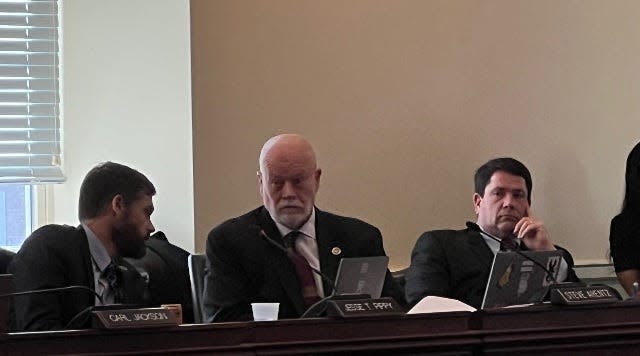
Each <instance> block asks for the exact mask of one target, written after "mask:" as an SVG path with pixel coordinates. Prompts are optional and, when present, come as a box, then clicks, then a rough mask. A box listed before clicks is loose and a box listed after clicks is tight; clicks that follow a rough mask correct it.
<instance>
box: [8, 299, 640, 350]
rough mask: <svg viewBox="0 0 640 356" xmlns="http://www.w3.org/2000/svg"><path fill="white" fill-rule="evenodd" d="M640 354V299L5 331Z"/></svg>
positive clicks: (36, 345) (102, 338)
mask: <svg viewBox="0 0 640 356" xmlns="http://www.w3.org/2000/svg"><path fill="white" fill-rule="evenodd" d="M620 352H628V353H631V354H638V353H640V304H639V303H635V302H631V303H629V302H621V303H616V304H612V305H601V306H590V307H583V308H575V307H570V308H560V307H556V306H551V305H546V306H534V307H529V308H523V309H500V310H491V311H479V312H476V313H467V312H456V313H439V314H422V315H405V316H401V317H397V316H396V317H391V316H387V317H379V318H360V319H346V320H338V319H328V318H318V319H305V320H299V319H298V320H280V321H273V322H257V323H256V322H241V323H240V322H238V323H219V324H200V325H181V326H178V327H173V328H168V329H146V330H135V331H131V330H125V331H105V330H75V331H56V332H39V333H14V334H0V355H13V354H43V353H55V354H70V353H82V354H89V355H100V354H141V353H144V354H154V353H156V354H158V353H171V354H211V353H225V354H239V355H255V354H309V353H349V354H363V355H364V354H367V355H369V354H403V353H409V354H420V353H445V354H448V353H451V354H510V355H513V354H517V355H518V356H522V355H536V356H541V355H543V356H548V355H566V354H578V355H603V354H614V353H615V354H618V353H620Z"/></svg>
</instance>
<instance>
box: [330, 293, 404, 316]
mask: <svg viewBox="0 0 640 356" xmlns="http://www.w3.org/2000/svg"><path fill="white" fill-rule="evenodd" d="M404 314H405V312H404V310H403V309H402V307H400V305H399V304H398V303H397V302H396V301H395V300H394V299H393V298H389V297H384V298H373V299H372V298H369V299H331V300H329V301H328V304H327V316H328V317H336V318H359V317H369V316H383V315H384V316H388V315H404Z"/></svg>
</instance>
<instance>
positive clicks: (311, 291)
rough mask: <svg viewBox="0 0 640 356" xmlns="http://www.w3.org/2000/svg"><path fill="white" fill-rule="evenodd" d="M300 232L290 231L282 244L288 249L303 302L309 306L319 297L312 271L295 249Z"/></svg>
mask: <svg viewBox="0 0 640 356" xmlns="http://www.w3.org/2000/svg"><path fill="white" fill-rule="evenodd" d="M301 234H302V233H301V232H300V231H291V232H290V233H288V234H286V235H285V236H284V237H283V239H284V246H285V247H286V248H287V251H288V252H287V256H289V259H290V260H291V263H293V266H294V267H295V269H296V273H297V274H298V280H299V281H300V287H302V299H304V304H305V305H306V306H307V307H309V306H311V305H313V304H314V303H315V302H317V301H319V300H320V297H319V296H318V288H317V286H316V281H315V279H314V278H313V271H312V270H311V267H310V266H309V263H308V262H307V260H306V259H305V258H304V256H302V255H301V254H300V253H299V252H298V251H297V249H296V239H297V238H298V236H300V235H301Z"/></svg>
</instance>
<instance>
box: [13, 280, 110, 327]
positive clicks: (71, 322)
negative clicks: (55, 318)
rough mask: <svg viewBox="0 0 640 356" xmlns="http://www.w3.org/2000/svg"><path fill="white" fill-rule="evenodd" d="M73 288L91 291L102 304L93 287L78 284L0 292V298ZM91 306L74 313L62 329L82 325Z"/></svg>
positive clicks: (91, 308)
mask: <svg viewBox="0 0 640 356" xmlns="http://www.w3.org/2000/svg"><path fill="white" fill-rule="evenodd" d="M73 290H79V291H83V292H87V293H91V294H93V295H94V296H95V297H96V298H98V300H99V301H100V304H104V301H103V300H102V296H101V295H100V294H98V293H96V291H95V290H93V289H91V288H89V287H87V286H80V285H73V286H66V287H57V288H46V289H34V290H27V291H22V292H13V293H7V294H0V299H3V298H8V297H19V296H24V295H33V294H48V293H59V292H69V291H73ZM93 307H94V306H93V305H92V306H89V307H87V308H85V309H83V310H82V311H80V312H79V313H77V314H76V315H74V316H73V318H71V320H69V322H68V323H67V324H66V325H65V326H64V329H69V328H71V327H72V326H75V325H83V324H84V323H85V322H86V319H87V317H88V315H89V312H90V311H91V310H93ZM80 318H83V319H80ZM78 320H80V323H78ZM76 323H77V324H76Z"/></svg>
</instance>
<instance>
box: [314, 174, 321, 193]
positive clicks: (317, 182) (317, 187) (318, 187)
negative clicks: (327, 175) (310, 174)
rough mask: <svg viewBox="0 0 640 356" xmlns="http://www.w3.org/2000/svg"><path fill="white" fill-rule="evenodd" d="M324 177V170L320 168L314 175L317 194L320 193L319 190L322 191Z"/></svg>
mask: <svg viewBox="0 0 640 356" xmlns="http://www.w3.org/2000/svg"><path fill="white" fill-rule="evenodd" d="M321 175H322V169H320V168H318V169H316V172H315V173H314V179H315V180H316V193H317V192H318V189H320V176H321Z"/></svg>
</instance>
